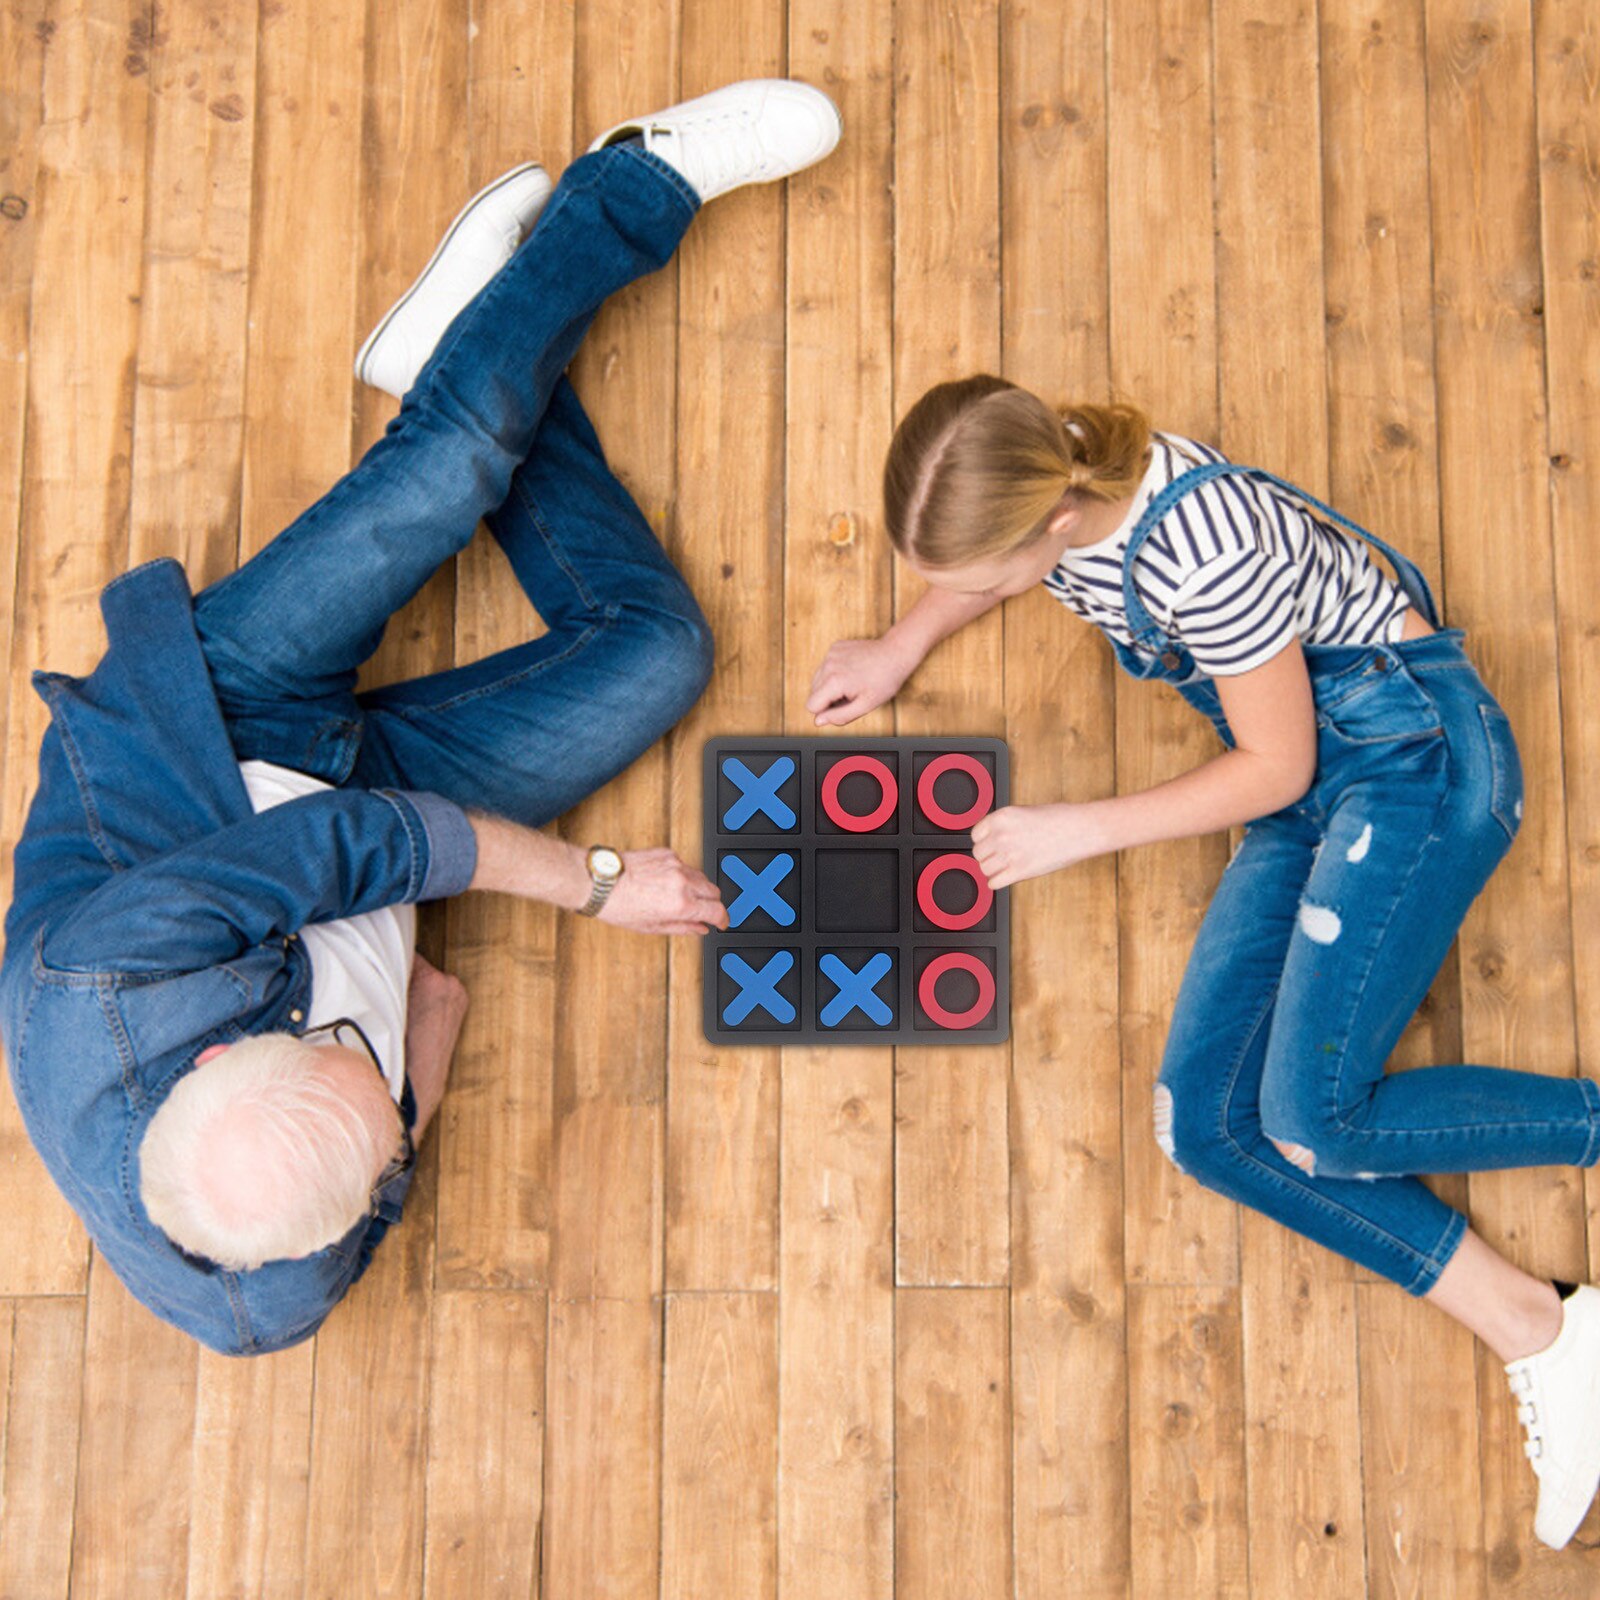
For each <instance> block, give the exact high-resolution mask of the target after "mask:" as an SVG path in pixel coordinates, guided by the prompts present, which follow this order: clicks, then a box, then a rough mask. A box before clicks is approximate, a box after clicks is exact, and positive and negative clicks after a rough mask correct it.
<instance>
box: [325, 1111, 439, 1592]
mask: <svg viewBox="0 0 1600 1600" xmlns="http://www.w3.org/2000/svg"><path fill="white" fill-rule="evenodd" d="M434 1149H435V1146H433V1145H432V1144H431V1143H430V1144H426V1145H424V1146H423V1152H424V1153H423V1156H422V1159H421V1160H420V1161H419V1163H418V1166H417V1172H416V1177H415V1179H414V1181H413V1183H412V1186H411V1193H410V1195H409V1196H408V1197H407V1199H406V1212H405V1217H404V1219H403V1220H402V1221H401V1222H400V1223H399V1224H398V1225H397V1226H396V1227H393V1228H391V1229H390V1230H389V1232H388V1234H387V1235H386V1236H385V1238H384V1239H383V1241H382V1242H381V1244H380V1246H379V1248H378V1250H377V1252H376V1253H375V1254H374V1256H373V1258H372V1264H371V1265H370V1266H369V1267H368V1268H367V1270H366V1272H365V1274H364V1275H363V1276H362V1278H361V1281H360V1282H359V1283H358V1284H356V1286H355V1287H354V1288H353V1289H352V1290H351V1291H350V1293H349V1294H348V1295H347V1296H346V1297H345V1299H344V1300H343V1301H342V1302H341V1304H340V1305H339V1306H338V1308H337V1309H336V1310H335V1311H334V1312H333V1314H332V1315H331V1316H330V1317H329V1318H328V1320H327V1321H326V1322H325V1323H324V1324H323V1325H322V1327H321V1329H320V1330H319V1331H318V1333H317V1339H316V1378H315V1393H314V1398H313V1404H312V1422H311V1489H310V1509H309V1514H308V1516H307V1519H306V1581H305V1596H306V1600H346V1597H348V1596H350V1595H373V1596H383V1597H385V1600H387V1597H390V1596H394V1597H397V1600H415V1597H416V1596H418V1595H420V1594H421V1593H422V1574H423V1530H424V1527H425V1523H426V1497H427V1487H426V1480H427V1456H428V1410H427V1404H426V1401H425V1398H424V1397H425V1396H426V1394H427V1392H428V1384H429V1379H430V1374H431V1373H432V1372H433V1371H434V1368H435V1362H434V1358H433V1353H432V1339H431V1328H432V1313H431V1306H430V1294H429V1290H430V1287H431V1285H432V1282H433V1217H434V1206H435V1199H436V1192H437V1183H438V1171H437V1162H436V1161H435V1159H434V1157H433V1155H432V1151H433V1150H434Z"/></svg>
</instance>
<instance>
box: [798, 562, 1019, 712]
mask: <svg viewBox="0 0 1600 1600" xmlns="http://www.w3.org/2000/svg"><path fill="white" fill-rule="evenodd" d="M1003 598H1004V596H1002V595H1001V594H999V593H997V592H988V593H984V594H967V593H963V592H960V591H958V590H954V589H935V588H929V589H927V590H925V591H924V593H923V594H922V597H921V598H920V599H919V600H918V601H917V602H916V604H915V605H913V606H912V607H911V609H910V610H909V611H908V612H906V614H905V615H904V616H903V617H902V618H901V619H900V620H899V621H898V622H897V623H895V624H894V626H893V627H891V628H890V629H889V630H888V632H886V633H885V634H884V635H883V637H882V638H880V639H841V640H840V641H839V642H838V643H837V644H835V645H833V646H832V647H831V648H830V649H829V651H828V653H827V655H826V656H824V657H823V661H822V665H821V666H820V667H818V668H817V675H816V677H814V678H813V679H812V680H811V696H810V698H809V699H808V700H807V701H806V710H807V711H809V712H811V713H812V715H813V716H815V717H816V719H817V726H818V727H819V728H827V727H839V726H842V725H843V724H844V723H846V722H854V721H855V720H856V718H857V717H862V716H865V715H866V714H867V712H869V711H871V710H873V709H874V707H877V706H881V705H882V704H883V703H884V702H885V701H886V700H892V699H894V697H895V695H897V694H898V693H899V692H900V685H901V684H903V683H904V682H905V681H906V679H907V678H909V677H910V676H911V674H912V673H913V672H914V671H916V669H917V667H918V666H919V665H920V663H921V661H922V659H923V657H924V656H926V655H927V653H928V652H929V651H930V650H931V649H932V648H933V647H934V646H935V645H936V644H938V643H939V641H940V640H941V639H947V638H949V636H950V635H951V634H952V633H954V632H956V630H957V629H959V628H964V627H965V626H966V625H967V624H968V623H969V622H971V621H972V620H973V619H974V618H976V617H981V616H982V615H983V614H984V612H986V611H992V610H993V609H994V608H995V607H996V606H997V605H999V604H1000V602H1001V600H1002V599H1003Z"/></svg>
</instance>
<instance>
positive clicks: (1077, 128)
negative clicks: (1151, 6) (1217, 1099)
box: [1000, 4, 1131, 1600]
mask: <svg viewBox="0 0 1600 1600" xmlns="http://www.w3.org/2000/svg"><path fill="white" fill-rule="evenodd" d="M1105 24H1106V10H1105V7H1104V6H1103V5H1087V6H1083V7H1081V8H1077V9H1076V10H1075V11H1074V13H1073V15H1072V17H1071V18H1070V19H1063V18H1062V16H1061V14H1060V12H1059V9H1058V8H1057V7H1055V6H1052V5H1047V4H1022V5H1016V6H1013V7H1010V8H1008V9H1007V11H1006V12H1005V13H1004V15H1003V27H1004V29H1005V32H1004V34H1003V37H1002V40H1001V51H1000V55H1001V61H1002V64H1003V66H1004V73H1005V75H1004V79H1003V82H1002V87H1001V93H1002V97H1003V103H1002V117H1001V149H1000V168H1001V173H1002V177H1003V180H1004V190H1003V197H1002V217H1003V222H1004V234H1003V240H1002V252H1001V260H1002V263H1003V266H1004V280H1003V300H1004V308H1005V318H1004V329H1003V335H1004V338H1003V351H1004V364H1003V368H1002V370H1003V372H1004V374H1005V376H1006V377H1008V378H1011V379H1012V380H1013V381H1015V382H1017V383H1020V384H1023V385H1024V386H1025V387H1027V388H1030V389H1032V390H1033V391H1034V392H1035V393H1037V394H1040V395H1042V396H1044V397H1046V398H1047V399H1051V400H1059V399H1061V398H1062V396H1061V394H1060V389H1061V385H1062V384H1063V383H1065V382H1067V381H1069V380H1070V381H1071V382H1072V384H1073V385H1074V386H1075V390H1076V392H1077V393H1078V394H1079V395H1082V396H1084V397H1086V398H1087V397H1095V398H1098V397H1100V396H1103V395H1104V394H1105V392H1106V390H1107V388H1108V385H1109V374H1108V360H1109V352H1108V349H1107V331H1106V323H1107V295H1108V287H1109V286H1108V284H1107V281H1106V265H1105V263H1106V230H1107V203H1106V135H1105V113H1106V86H1105V70H1106V54H1105ZM1005 643H1006V667H1005V685H1006V726H1007V728H1008V730H1009V731H1010V735H1011V740H1012V747H1013V750H1014V752H1015V753H1016V758H1017V766H1016V798H1017V800H1018V801H1019V803H1022V804H1025V805H1028V804H1039V803H1044V802H1048V801H1052V800H1060V799H1068V800H1089V799H1093V798H1096V797H1098V796H1101V795H1105V794H1109V793H1111V792H1112V790H1113V789H1114V787H1115V782H1116V774H1115V763H1114V756H1113V752H1114V749H1115V744H1114V740H1113V726H1112V712H1113V706H1114V699H1115V685H1114V683H1113V681H1112V680H1113V677H1114V675H1115V671H1116V668H1115V665H1114V663H1113V662H1112V660H1111V657H1110V655H1109V653H1108V652H1107V651H1106V649H1105V648H1104V646H1103V644H1102V643H1101V642H1100V639H1099V636H1098V634H1096V633H1095V632H1094V630H1093V629H1092V628H1090V627H1089V626H1088V625H1087V624H1084V623H1081V622H1079V621H1078V619H1076V618H1074V617H1073V616H1071V614H1070V613H1069V612H1067V611H1066V610H1065V608H1064V607H1061V606H1059V605H1056V604H1055V603H1054V602H1053V601H1050V600H1049V599H1048V598H1047V597H1046V596H1044V595H1031V596H1028V597H1026V598H1024V599H1021V600H1017V601H1013V602H1011V603H1010V604H1009V605H1008V607H1007V610H1006V616H1005ZM1018 899H1019V906H1020V909H1019V912H1018V914H1017V915H1016V917H1015V918H1014V919H1013V930H1012V946H1011V950H1012V983H1013V990H1012V993H1013V997H1014V1000H1013V1004H1014V1017H1013V1024H1012V1029H1013V1031H1012V1048H1011V1055H1012V1063H1011V1129H1010V1147H1011V1241H1012V1246H1011V1248H1012V1259H1011V1273H1012V1286H1011V1386H1012V1411H1013V1419H1012V1461H1013V1467H1012V1470H1013V1475H1014V1482H1013V1493H1014V1495H1015V1500H1016V1513H1015V1517H1014V1519H1013V1525H1014V1529H1015V1540H1016V1550H1015V1564H1016V1581H1015V1589H1016V1593H1017V1595H1018V1596H1019V1600H1021V1597H1042V1596H1051V1595H1059V1594H1063V1593H1070V1594H1081V1595H1112V1594H1121V1593H1123V1592H1124V1589H1125V1587H1126V1582H1127V1573H1128V1563H1129V1561H1130V1559H1131V1556H1130V1552H1129V1549H1128V1474H1127V1453H1128V1434H1127V1426H1128V1423H1127V1417H1128V1409H1127V1408H1128V1394H1127V1351H1126V1346H1125V1330H1124V1314H1125V1313H1124V1305H1123V1284H1122V1275H1123V1261H1122V1229H1123V1207H1122V1084H1121V1079H1120V1074H1119V1072H1118V1070H1117V1063H1118V1060H1119V1055H1120V1049H1121V1042H1120V1040H1119V1038H1118V1032H1117V1021H1118V1019H1117V887H1116V863H1115V861H1114V860H1113V859H1111V858H1110V857H1101V858H1099V859H1097V860H1094V861H1089V862H1085V863H1084V864H1083V865H1082V866H1080V867H1077V868H1075V869H1073V870H1072V871H1070V872H1060V873H1053V874H1051V875H1050V876H1048V877H1045V878H1041V879H1038V880H1036V881H1035V882H1033V883H1031V884H1029V885H1028V886H1027V887H1026V889H1025V890H1024V891H1023V894H1022V895H1019V897H1018ZM1068 930H1070V934H1069V932H1068ZM1066 1018H1070V1019H1071V1025H1070V1026H1063V1019H1066Z"/></svg>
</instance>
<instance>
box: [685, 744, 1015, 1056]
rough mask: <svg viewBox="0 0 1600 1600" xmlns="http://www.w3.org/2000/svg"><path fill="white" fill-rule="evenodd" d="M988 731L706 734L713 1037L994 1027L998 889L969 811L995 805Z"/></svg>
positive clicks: (1006, 955) (1005, 968)
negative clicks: (948, 734) (718, 906)
mask: <svg viewBox="0 0 1600 1600" xmlns="http://www.w3.org/2000/svg"><path fill="white" fill-rule="evenodd" d="M1009 794H1010V771H1009V765H1008V762H1007V755H1006V747H1005V744H1004V743H1003V741H1001V740H999V739H976V738H974V739H816V738H813V739H806V738H792V739H783V738H754V739H753V738H742V737H738V736H730V737H727V738H721V739H713V740H711V741H710V742H709V743H708V744H707V745H706V749H705V788H704V796H705V798H704V805H705V857H704V866H705V871H706V873H707V875H708V876H709V877H711V878H713V879H714V880H715V881H716V883H717V885H718V887H719V888H720V889H721V890H722V896H723V900H724V902H725V903H726V905H727V907H728V919H729V923H730V926H729V928H728V931H727V932H726V933H723V932H720V931H716V930H713V932H712V933H711V934H710V935H709V936H708V937H707V938H706V941H705V978H704V992H705V1029H706V1037H707V1038H708V1039H709V1040H710V1041H711V1042H712V1043H713V1044H801V1043H804V1044H857V1045H859V1044H869V1043H872V1044H879V1043H888V1044H902V1045H906V1044H940V1045H945V1044H996V1043H998V1042H999V1041H1000V1040H1002V1039H1004V1038H1006V1036H1007V1034H1008V1032H1009V1030H1010V1004H1011V996H1010V989H1011V982H1010V960H1011V934H1010V925H1009V911H1010V907H1009V904H1008V901H1009V895H1008V893H1007V891H1005V890H1001V891H1000V892H999V893H998V894H996V893H994V892H992V891H991V890H990V888H989V885H988V883H987V882H986V880H985V879H984V876H983V874H982V873H981V872H980V871H979V870H978V867H977V864H976V862H974V861H973V859H972V828H973V826H974V824H975V823H976V822H977V821H978V819H979V818H980V817H983V816H986V815H987V814H988V813H989V812H990V811H992V810H994V809H996V808H997V807H999V806H1003V805H1006V804H1008V802H1009Z"/></svg>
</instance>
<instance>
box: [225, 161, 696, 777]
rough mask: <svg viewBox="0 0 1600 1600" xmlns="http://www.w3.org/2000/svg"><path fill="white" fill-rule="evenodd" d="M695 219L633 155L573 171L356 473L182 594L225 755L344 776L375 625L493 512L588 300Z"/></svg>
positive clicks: (579, 329)
mask: <svg viewBox="0 0 1600 1600" xmlns="http://www.w3.org/2000/svg"><path fill="white" fill-rule="evenodd" d="M697 208H698V199H697V197H696V195H695V193H694V191H693V190H692V189H691V188H690V187H689V185H688V184H687V183H686V182H685V181H684V179H683V178H682V177H681V176H680V175H679V174H677V173H676V172H674V171H673V170H672V169H671V168H670V167H669V166H667V164H666V163H665V162H663V161H661V160H659V159H658V158H656V157H654V156H651V155H649V154H647V153H646V152H645V151H644V150H642V149H641V148H639V147H638V146H636V145H618V146H614V147H611V148H609V149H606V150H603V151H599V152H597V153H595V154H593V155H588V156H584V157H583V158H581V159H580V160H578V161H576V162H574V163H573V165H572V166H571V167H570V168H568V170H567V172H566V174H565V175H564V176H563V178H562V180H561V182H560V184H559V185H558V186H557V188H556V191H555V193H554V194H553V195H552V196H551V198H550V201H549V203H548V204H547V205H546V206H545V208H544V211H543V214H542V215H541V216H540V218H539V221H538V223H537V224H536V225H535V227H534V229H533V231H532V232H531V233H530V234H529V236H528V238H527V239H526V240H525V241H524V243H523V245H522V247H521V248H520V249H519V250H518V252H517V254H516V255H515V256H514V257H513V258H512V260H511V261H510V262H509V263H508V264H507V266H506V267H505V268H504V269H503V270H502V271H501V272H500V273H498V274H497V275H496V276H495V278H494V279H493V280H491V282H490V283H489V285H488V286H487V287H486V288H485V289H484V290H483V291H482V293H480V294H479V295H478V296H477V297H476V298H475V299H474V300H473V301H472V302H471V303H470V304H469V305H468V306H467V307H466V309H465V310H463V311H462V313H461V314H460V315H459V316H458V317H457V318H456V319H455V321H454V322H453V323H452V324H451V325H450V327H449V329H448V330H447V332H446V333H445V335H444V337H443V339H442V340H441V341H440V343H439V346H438V348H437V349H436V350H435V351H434V353H433V355H432V357H431V358H430V359H429V361H428V363H427V365H426V366H424V368H423V369H422V371H421V373H420V374H419V376H418V378H417V381H416V383H415V384H414V385H413V387H412V389H411V391H410V392H409V393H408V394H407V396H406V398H405V402H404V404H403V405H402V406H401V409H400V412H399V414H398V416H396V417H395V419H394V421H393V422H392V423H391V424H390V426H389V429H388V431H387V432H386V433H385V435H384V437H383V438H382V439H380V440H379V441H378V443H377V444H375V445H374V446H373V447H372V449H371V450H369V451H368V452H367V454H366V455H365V456H364V457H363V459H362V461H361V463H360V465H359V466H357V467H356V468H355V470H354V471H352V472H351V473H350V474H349V475H348V476H346V477H345V478H343V479H342V480H341V481H340V482H339V483H338V484H336V485H335V486H334V488H333V489H332V490H331V491H330V492H329V493H328V494H327V495H325V496H324V497H323V498H322V499H321V500H319V501H318V502H317V503H316V504H315V505H314V506H312V507H310V509H309V510H307V511H306V512H305V513H304V514H303V515H302V516H301V517H300V518H299V519H298V520H296V521H295V522H294V523H292V524H291V525H290V526H289V527H288V528H286V529H285V530H284V531H283V532H282V533H281V534H279V535H278V537H277V538H276V539H274V540H273V542H272V543H271V544H270V545H268V546H267V548H266V549H265V550H263V551H262V552H261V553H260V554H259V555H257V556H256V557H255V558H254V559H253V560H252V561H250V562H248V563H247V564H246V565H245V566H243V567H241V568H240V569H239V571H238V572H236V573H234V574H232V575H231V576H229V577H227V578H225V579H223V580H222V581H221V582H219V583H216V584H213V585H212V586H211V587H210V588H208V589H206V590H205V591H204V592H203V593H202V594H201V595H200V596H199V597H198V598H197V600H196V603H195V621H196V627H197V629H198V631H199V635H200V639H201V643H202V645H203V646H204V648H205V651H206V656H207V660H208V663H209V665H210V667H211V672H212V679H213V682H214V684H215V687H216V689H217V693H218V698H219V700H220V701H221V703H222V707H223V711H224V713H225V715H226V716H227V718H228V721H229V730H230V733H231V734H232V735H233V737H234V742H235V749H236V750H237V753H238V754H239V756H240V757H241V758H242V759H243V758H248V757H251V756H259V757H262V758H264V759H269V760H277V761H282V762H285V763H286V764H289V765H294V766H297V767H300V768H301V769H302V770H305V771H310V772H315V773H317V774H319V775H320V776H323V777H326V778H329V779H330V780H332V781H335V782H338V781H342V780H343V779H344V778H345V777H346V776H348V774H349V773H350V771H351V769H352V766H353V764H354V761H355V758H356V749H357V746H358V743H359V739H360V716H361V712H360V708H359V705H358V703H357V701H356V699H355V697H354V693H353V691H354V686H355V680H356V672H357V669H358V668H359V666H360V665H361V663H362V662H363V661H365V660H366V659H367V657H368V656H370V655H371V654H372V652H373V651H374V650H375V649H376V648H377V646H378V643H379V641H380V640H381V638H382V636H383V630H384V627H385V625H386V624H387V622H388V619H389V618H390V616H392V615H393V614H394V613H395V612H396V611H398V610H399V609H400V608H401V607H402V606H403V605H405V603H406V602H407V601H408V600H410V599H411V597H412V596H413V595H415V594H416V592H417V591H418V590H419V589H420V588H421V587H422V585H423V584H424V583H425V582H426V581H427V579H428V578H429V577H430V576H431V575H432V573H433V572H434V571H435V569H436V568H438V567H439V566H440V565H441V564H442V563H443V562H444V561H446V560H447V559H449V557H450V556H452V555H454V554H455V553H456V552H457V551H459V550H460V549H462V548H463V547H464V546H465V545H466V544H467V542H468V541H469V540H470V539H471V537H472V534H473V530H474V528H475V527H476V525H477V523H478V521H479V519H480V518H482V517H484V516H486V515H488V514H489V513H491V512H493V511H494V510H495V508H496V507H498V506H500V505H501V504H502V503H503V502H504V501H505V500H506V498H507V496H508V494H509V493H510V491H511V485H512V481H513V476H514V474H515V473H516V471H517V469H518V467H519V465H520V464H521V463H522V461H523V459H524V458H525V457H526V456H527V454H528V453H529V451H530V449H532V447H533V444H534V440H535V437H536V434H537V432H538V430H539V427H540V423H541V421H542V419H543V417H544V414H545V409H546V406H547V405H548V403H549V399H550V395H551V393H552V391H553V390H554V388H555V386H556V384H557V383H558V381H559V380H560V378H561V374H562V372H563V371H564V369H565V367H566V365H567V363H568V362H569V361H570V360H571V359H572V356H573V354H574V352H575V351H576V350H577V347H578V344H579V342H580V341H581V340H582V338H583V335H584V333H585V331H586V330H587V328H588V326H589V324H590V322H591V321H592V319H593V317H594V314H595V312H596V311H597V310H598V309H599V307H600V305H601V304H602V303H603V302H604V301H605V300H606V298H607V297H608V296H610V295H611V294H613V293H614V292H615V291H616V290H618V289H619V288H621V287H623V286H624V285H625V284H627V283H629V282H631V281H632V280H634V279H635V278H638V277H640V276H642V275H644V274H646V273H649V272H653V271H655V270H657V269H658V268H659V267H661V266H662V265H663V264H664V263H665V262H666V261H667V260H668V259H669V258H670V257H671V255H672V252H673V250H674V249H675V248H676V246H677V243H678V241H679V239H681V238H682V236H683V234H684V232H685V230H686V229H687V227H688V225H689V223H690V221H691V220H692V219H693V217H694V214H695V211H696V210H697Z"/></svg>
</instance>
